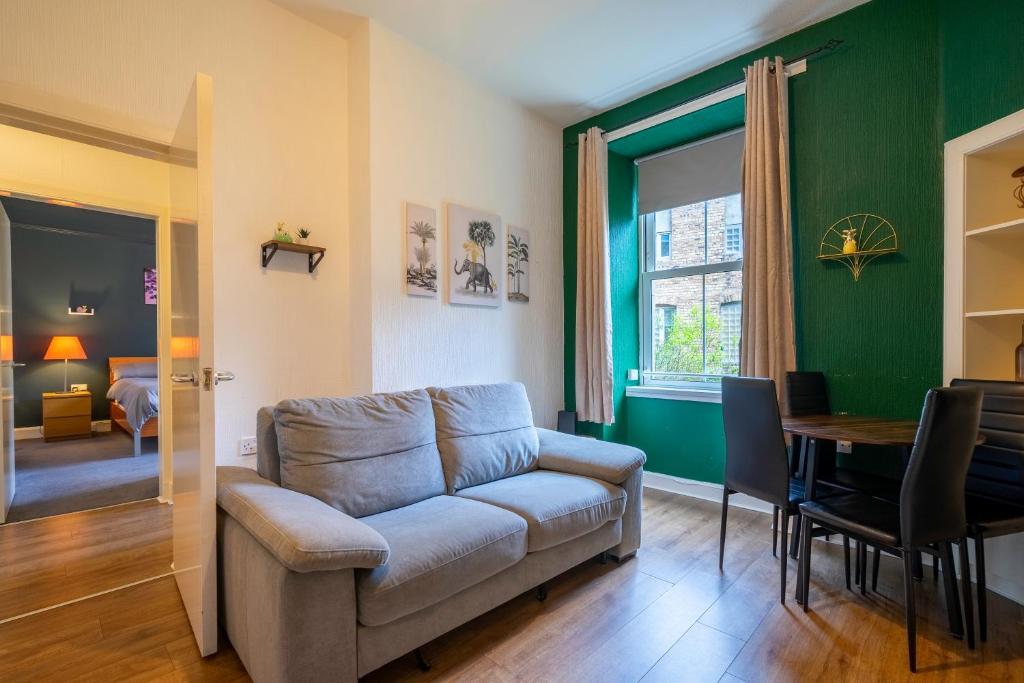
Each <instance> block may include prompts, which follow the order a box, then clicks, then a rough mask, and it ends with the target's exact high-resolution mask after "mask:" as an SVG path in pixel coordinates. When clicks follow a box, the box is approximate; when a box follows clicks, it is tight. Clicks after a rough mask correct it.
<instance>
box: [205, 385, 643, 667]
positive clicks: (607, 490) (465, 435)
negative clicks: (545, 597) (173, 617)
mask: <svg viewBox="0 0 1024 683" xmlns="http://www.w3.org/2000/svg"><path fill="white" fill-rule="evenodd" d="M257 429H258V436H257V440H258V456H257V471H255V472H254V471H252V470H249V469H245V468H238V467H221V468H218V484H217V504H218V514H217V520H218V525H217V538H218V579H219V582H220V585H219V588H220V591H219V594H220V600H221V605H220V620H221V623H222V625H223V627H224V629H225V631H226V632H227V635H228V637H229V638H230V640H231V643H232V645H233V646H234V648H235V649H236V650H237V652H238V655H239V657H240V658H241V659H242V662H243V663H244V664H245V666H246V668H247V669H248V671H249V673H250V675H251V676H252V677H253V679H254V680H256V681H257V682H263V681H267V682H277V681H282V682H283V681H287V682H298V681H334V682H338V681H355V680H356V679H357V677H359V676H362V675H364V674H366V673H368V672H370V671H372V670H374V669H376V668H378V667H380V666H381V665H383V664H385V663H387V662H388V661H390V660H392V659H394V658H396V657H399V656H401V655H403V654H405V653H408V652H411V651H412V650H414V649H415V648H417V647H419V646H420V645H422V644H424V643H426V642H428V641H430V640H432V639H434V638H436V637H438V636H440V635H441V634H443V633H445V632H446V631H449V630H451V629H452V628H455V627H456V626H459V625H460V624H462V623H465V622H466V621H468V620H470V619H473V618H474V617H476V616H479V615H480V614H483V613H484V612H486V611H488V610H490V609H492V608H494V607H496V606H498V605H500V604H502V603H503V602H506V601H507V600H510V599H511V598H513V597H515V596H517V595H519V594H521V593H523V592H525V591H527V590H530V589H532V588H534V587H536V586H538V585H540V584H541V583H543V582H545V581H547V580H548V579H551V578H552V577H554V576H556V575H558V574H560V573H562V572H564V571H565V570H567V569H569V568H571V567H573V566H575V565H577V564H579V563H580V562H583V561H585V560H587V559H590V558H593V557H594V556H596V555H598V554H600V553H602V552H606V551H607V552H609V553H610V554H611V555H612V556H613V557H615V558H617V559H620V560H621V559H625V558H627V557H630V556H632V555H633V554H634V553H635V552H636V551H637V548H639V546H640V519H641V502H642V501H641V497H642V487H641V484H642V480H641V478H642V476H643V464H644V461H645V460H646V456H645V455H644V453H643V452H642V451H640V450H637V449H635V448H630V447H628V446H621V445H617V444H610V443H606V442H601V441H595V440H592V439H583V438H580V437H575V436H569V435H565V434H560V433H558V432H552V431H549V430H545V429H536V428H535V427H534V424H533V418H532V412H531V409H530V404H529V400H528V399H527V396H526V391H525V389H524V388H523V386H522V385H521V384H495V385H482V386H464V387H453V388H445V389H436V388H432V389H427V390H418V391H407V392H400V393H393V394H374V395H371V396H359V397H354V398H333V399H305V400H288V401H282V402H281V403H279V404H278V405H277V406H275V407H274V408H263V409H261V410H260V411H259V414H258V416H257Z"/></svg>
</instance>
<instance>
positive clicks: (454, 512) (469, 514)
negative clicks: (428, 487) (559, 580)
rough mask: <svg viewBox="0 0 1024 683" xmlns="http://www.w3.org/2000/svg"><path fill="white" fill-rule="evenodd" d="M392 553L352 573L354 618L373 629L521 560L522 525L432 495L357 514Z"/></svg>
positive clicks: (483, 507)
mask: <svg viewBox="0 0 1024 683" xmlns="http://www.w3.org/2000/svg"><path fill="white" fill-rule="evenodd" d="M360 521H361V522H363V523H364V524H366V525H367V526H369V527H372V528H373V529H375V530H376V531H377V532H378V533H379V534H380V535H381V536H383V537H384V539H385V540H386V541H387V543H388V546H389V547H390V549H391V554H390V556H389V557H388V562H387V564H385V565H383V566H380V567H376V568H374V569H371V570H361V571H359V572H358V573H357V574H356V593H357V600H358V604H359V621H360V623H362V624H363V625H365V626H379V625H381V624H386V623H388V622H391V621H394V620H395V619H399V618H401V617H404V616H406V615H407V614H412V613H413V612H417V611H419V610H421V609H423V608H425V607H429V606H431V605H434V604H437V603H439V602H441V601H442V600H445V599H446V598H449V597H451V596H452V595H455V594H456V593H458V592H460V591H462V590H465V589H466V588H469V587H470V586H473V585H475V584H477V583H480V582H481V581H483V580H484V579H487V578H490V577H491V576H494V575H495V574H497V573H498V572H500V571H502V570H503V569H506V568H508V567H511V566H512V565H514V564H515V563H516V562H518V561H519V560H521V559H523V557H524V556H525V555H526V538H527V537H526V522H525V521H524V520H523V518H522V517H520V516H518V515H515V514H513V513H511V512H508V511H507V510H502V509H501V508H498V507H494V506H493V505H487V504H485V503H480V502H478V501H475V500H469V499H466V498H456V497H454V496H437V497H434V498H428V499H427V500H424V501H420V502H418V503H414V504H412V505H409V506H406V507H403V508H398V509H396V510H389V511H388V512H382V513H380V514H377V515H371V516H369V517H363V518H362V519H361V520H360Z"/></svg>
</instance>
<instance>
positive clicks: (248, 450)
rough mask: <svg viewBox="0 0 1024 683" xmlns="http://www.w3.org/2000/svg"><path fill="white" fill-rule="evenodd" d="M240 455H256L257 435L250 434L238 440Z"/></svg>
mask: <svg viewBox="0 0 1024 683" xmlns="http://www.w3.org/2000/svg"><path fill="white" fill-rule="evenodd" d="M238 454H239V455H256V437H255V436H250V437H246V438H244V439H239V440H238Z"/></svg>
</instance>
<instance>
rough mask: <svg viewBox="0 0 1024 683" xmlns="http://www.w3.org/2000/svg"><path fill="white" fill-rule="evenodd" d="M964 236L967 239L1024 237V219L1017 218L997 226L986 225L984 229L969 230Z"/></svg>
mask: <svg viewBox="0 0 1024 683" xmlns="http://www.w3.org/2000/svg"><path fill="white" fill-rule="evenodd" d="M964 234H965V235H966V236H967V237H978V236H980V235H1009V234H1021V235H1024V218H1017V219H1015V220H1012V221H1006V222H1005V223H996V224H995V225H986V226H985V227H982V228H975V229H974V230H968V231H967V232H966V233H964Z"/></svg>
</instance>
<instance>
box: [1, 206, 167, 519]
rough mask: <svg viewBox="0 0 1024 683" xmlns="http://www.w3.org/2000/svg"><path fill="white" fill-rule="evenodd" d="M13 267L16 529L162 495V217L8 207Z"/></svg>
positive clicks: (64, 208)
mask: <svg viewBox="0 0 1024 683" xmlns="http://www.w3.org/2000/svg"><path fill="white" fill-rule="evenodd" d="M0 205H2V207H3V210H4V213H6V215H7V219H8V222H9V224H10V228H9V231H8V233H9V238H8V239H9V244H7V245H5V246H6V247H7V248H9V250H10V256H11V271H10V272H11V276H12V277H11V280H12V288H11V307H10V313H11V321H12V327H13V330H12V335H11V344H10V347H11V349H12V351H11V354H10V355H11V356H12V358H11V360H12V361H13V362H14V364H15V365H16V367H14V368H13V373H12V374H13V378H12V379H13V420H14V422H13V424H14V430H13V431H14V443H13V446H14V449H13V450H14V455H13V461H14V475H13V481H12V482H11V483H12V484H13V489H14V493H13V496H12V498H11V500H10V506H9V509H8V511H7V515H6V520H5V521H7V522H21V521H26V520H32V519H40V518H44V517H51V516H54V515H62V514H66V513H71V512H79V511H83V510H94V509H98V508H105V507H109V506H116V505H122V504H125V503H131V502H135V501H142V500H147V499H158V498H160V496H161V477H162V471H163V468H162V467H161V458H160V450H161V448H160V446H161V444H160V439H159V404H160V402H159V399H160V386H159V381H158V372H157V366H158V364H157V357H158V326H159V325H158V323H159V320H158V313H157V308H158V305H157V304H158V301H159V293H158V279H157V274H158V269H157V244H156V243H157V233H158V219H157V217H156V216H146V215H139V214H136V213H132V212H125V211H123V210H110V209H106V208H99V207H96V206H88V207H86V206H82V205H80V204H77V203H75V202H69V201H66V200H61V199H54V198H48V197H42V196H35V195H24V194H17V195H15V194H13V193H11V194H7V195H6V196H0Z"/></svg>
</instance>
